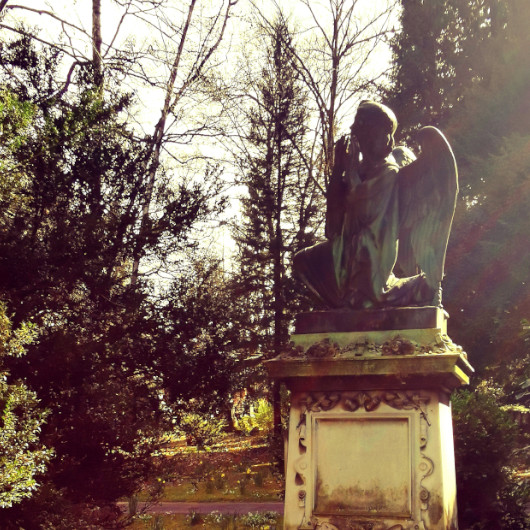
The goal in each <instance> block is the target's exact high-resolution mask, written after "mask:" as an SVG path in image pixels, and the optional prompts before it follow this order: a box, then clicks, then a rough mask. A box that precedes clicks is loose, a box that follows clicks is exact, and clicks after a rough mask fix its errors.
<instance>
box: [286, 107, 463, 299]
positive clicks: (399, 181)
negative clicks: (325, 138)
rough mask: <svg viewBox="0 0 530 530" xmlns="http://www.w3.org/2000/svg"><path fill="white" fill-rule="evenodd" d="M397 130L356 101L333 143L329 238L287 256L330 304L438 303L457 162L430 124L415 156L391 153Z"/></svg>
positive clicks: (391, 118)
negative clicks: (345, 131) (347, 131)
mask: <svg viewBox="0 0 530 530" xmlns="http://www.w3.org/2000/svg"><path fill="white" fill-rule="evenodd" d="M396 128H397V120H396V117H395V115H394V113H393V112H392V110H390V109H389V108H388V107H386V106H384V105H381V104H379V103H376V102H373V101H363V102H362V103H361V104H360V105H359V108H358V110H357V114H356V116H355V121H354V123H353V125H352V128H351V137H350V139H346V138H342V139H341V140H339V141H338V143H337V145H336V148H335V164H334V167H333V172H332V176H331V179H330V183H329V187H328V193H327V215H326V238H327V241H325V242H323V243H319V244H317V245H314V246H313V247H310V248H306V249H304V250H302V251H300V252H298V253H297V254H296V255H295V257H294V268H295V271H296V272H297V273H298V274H299V276H300V277H301V278H302V280H303V281H304V282H305V283H306V285H307V286H308V287H309V288H310V289H311V290H312V291H313V293H314V294H316V295H317V297H318V298H319V299H320V300H321V301H322V302H324V303H325V305H327V306H328V307H332V308H351V309H368V308H384V307H404V306H431V305H436V306H438V305H441V287H440V284H441V281H442V277H443V273H444V261H445V253H446V249H447V241H448V239H449V232H450V230H451V223H452V220H453V214H454V210H455V204H456V195H457V192H458V176H457V169H456V163H455V158H454V155H453V152H452V150H451V147H450V146H449V143H448V142H447V140H446V139H445V137H444V136H443V134H442V133H441V132H440V131H439V130H438V129H436V128H435V127H424V128H422V129H420V131H419V133H418V135H417V140H418V142H419V144H420V146H421V154H420V155H419V156H418V158H416V157H415V155H414V153H413V152H412V151H411V150H409V149H408V148H406V147H397V148H394V133H395V131H396Z"/></svg>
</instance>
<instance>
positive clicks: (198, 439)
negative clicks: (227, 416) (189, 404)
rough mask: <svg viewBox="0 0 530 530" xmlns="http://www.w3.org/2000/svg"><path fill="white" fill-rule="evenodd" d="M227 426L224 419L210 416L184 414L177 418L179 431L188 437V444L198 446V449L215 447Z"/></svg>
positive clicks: (191, 413) (196, 413) (194, 413)
mask: <svg viewBox="0 0 530 530" xmlns="http://www.w3.org/2000/svg"><path fill="white" fill-rule="evenodd" d="M225 426H226V421H225V420H224V419H217V418H215V417H214V416H212V415H210V414H201V413H198V412H182V413H180V414H179V416H178V418H177V430H178V431H180V432H181V433H182V434H184V436H186V440H187V441H188V444H190V445H196V446H197V448H198V449H202V448H205V447H209V446H211V445H213V444H214V443H215V442H216V441H217V440H218V438H219V435H220V434H221V433H222V431H223V429H224V428H225Z"/></svg>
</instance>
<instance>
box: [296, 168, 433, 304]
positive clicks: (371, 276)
mask: <svg viewBox="0 0 530 530" xmlns="http://www.w3.org/2000/svg"><path fill="white" fill-rule="evenodd" d="M398 173H399V167H398V165H397V164H396V163H395V162H394V161H393V160H392V159H391V158H386V159H384V160H382V161H381V162H380V163H379V164H377V165H374V166H371V167H369V168H368V169H367V170H366V173H365V174H364V175H362V179H360V178H359V177H358V176H355V181H353V182H352V183H350V190H349V192H348V193H347V194H346V196H345V197H343V198H342V199H339V198H337V199H336V201H337V202H340V203H341V204H337V205H336V207H337V208H344V213H343V215H341V222H339V223H335V226H334V230H333V231H332V233H329V232H330V230H328V234H327V235H328V240H327V241H325V242H323V243H319V244H317V245H314V246H312V247H310V248H307V249H304V250H302V251H301V252H299V253H297V254H296V256H295V258H294V268H295V271H296V272H297V273H298V274H299V276H300V277H301V278H302V280H303V281H304V282H305V283H306V284H307V285H308V287H309V288H310V289H311V290H312V291H313V292H314V293H315V294H316V295H317V296H318V297H319V298H320V299H321V300H322V301H324V303H325V304H326V305H328V306H331V307H336V308H340V307H350V308H354V309H364V308H372V307H385V306H406V305H417V304H424V303H430V302H432V300H433V298H434V293H433V292H432V289H430V288H429V287H428V286H427V284H426V282H425V278H424V276H423V275H416V276H412V277H409V278H401V279H398V278H396V277H395V276H394V274H393V273H392V271H393V268H394V265H395V263H396V259H397V253H398V237H399V193H398V178H399V177H398ZM333 206H334V205H333V204H329V203H328V215H329V212H330V211H333ZM336 214H337V212H336V211H335V212H333V215H334V216H335V218H336V217H337V215H336Z"/></svg>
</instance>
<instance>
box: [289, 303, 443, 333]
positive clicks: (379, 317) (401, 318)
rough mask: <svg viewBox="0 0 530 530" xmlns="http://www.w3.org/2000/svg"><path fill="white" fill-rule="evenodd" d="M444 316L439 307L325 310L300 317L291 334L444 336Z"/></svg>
mask: <svg viewBox="0 0 530 530" xmlns="http://www.w3.org/2000/svg"><path fill="white" fill-rule="evenodd" d="M447 318H448V315H447V313H446V312H445V311H444V310H443V309H441V308H440V307H433V306H428V307H399V308H386V309H379V310H376V309H374V310H364V311H352V310H350V311H348V310H329V311H311V312H308V313H300V314H298V315H297V316H296V321H295V333H296V334H307V333H345V332H351V331H378V330H385V331H389V330H405V329H439V330H440V331H441V332H442V333H446V332H447V323H446V322H447Z"/></svg>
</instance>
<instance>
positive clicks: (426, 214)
mask: <svg viewBox="0 0 530 530" xmlns="http://www.w3.org/2000/svg"><path fill="white" fill-rule="evenodd" d="M416 139H417V140H418V142H419V143H420V145H421V154H420V155H419V157H418V158H417V159H416V160H414V161H413V162H412V163H410V164H408V165H406V166H404V167H402V168H401V169H400V171H399V175H398V183H399V184H398V185H399V216H400V229H399V230H400V231H399V240H400V252H399V256H398V266H399V268H400V269H401V270H402V271H403V272H404V273H405V275H407V276H411V275H413V274H415V273H416V270H415V269H416V267H417V266H419V268H420V269H421V270H422V271H423V272H424V273H425V277H426V280H427V283H428V285H429V286H430V287H432V288H433V289H435V290H436V289H438V287H439V283H440V282H441V280H442V277H443V270H444V262H445V252H446V250H447V242H448V240H449V232H450V231H451V223H452V221H453V215H454V211H455V206H456V195H457V192H458V173H457V169H456V162H455V157H454V155H453V151H452V150H451V146H450V145H449V143H448V142H447V140H446V139H445V136H444V135H443V134H442V133H441V131H439V130H438V129H437V128H436V127H423V128H422V129H420V131H419V132H418V134H417V137H416Z"/></svg>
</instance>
